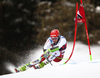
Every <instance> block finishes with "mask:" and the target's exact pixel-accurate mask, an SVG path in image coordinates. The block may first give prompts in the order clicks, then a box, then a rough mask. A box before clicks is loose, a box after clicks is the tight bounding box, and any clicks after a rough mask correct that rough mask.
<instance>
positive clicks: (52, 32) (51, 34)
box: [50, 29, 59, 38]
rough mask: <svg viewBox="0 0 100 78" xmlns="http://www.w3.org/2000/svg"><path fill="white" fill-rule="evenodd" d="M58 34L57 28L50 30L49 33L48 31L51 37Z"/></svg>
mask: <svg viewBox="0 0 100 78" xmlns="http://www.w3.org/2000/svg"><path fill="white" fill-rule="evenodd" d="M58 36H59V30H57V29H54V30H52V31H51V33H50V37H51V38H52V37H58Z"/></svg>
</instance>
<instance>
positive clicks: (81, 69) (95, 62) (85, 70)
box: [0, 42, 100, 78]
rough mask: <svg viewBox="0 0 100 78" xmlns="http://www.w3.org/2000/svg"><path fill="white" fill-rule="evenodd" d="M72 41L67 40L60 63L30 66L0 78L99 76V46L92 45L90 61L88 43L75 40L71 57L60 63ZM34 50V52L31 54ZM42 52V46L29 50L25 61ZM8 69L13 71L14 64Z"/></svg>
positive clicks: (66, 56)
mask: <svg viewBox="0 0 100 78" xmlns="http://www.w3.org/2000/svg"><path fill="white" fill-rule="evenodd" d="M72 47H73V43H72V42H68V44H67V50H66V53H65V56H64V59H63V60H62V61H61V62H60V63H55V62H52V64H53V66H52V65H50V64H48V65H46V66H45V67H44V68H42V69H37V70H35V69H34V68H30V69H28V70H27V71H24V72H19V73H12V74H6V75H1V76H0V78H34V77H36V78H100V46H99V45H98V46H97V45H92V46H91V52H92V61H90V56H89V49H88V45H85V44H82V43H81V42H76V45H75V50H74V53H73V55H72V58H71V59H70V60H69V62H68V63H67V64H65V65H62V64H63V63H64V62H65V61H66V60H65V59H67V58H68V57H69V55H70V54H71V52H72ZM33 51H36V53H35V54H32V52H33ZM41 54H42V46H41V47H39V48H37V49H36V50H31V52H30V56H29V57H30V58H29V57H27V58H28V59H27V61H30V60H35V59H37V58H39V57H40V55H41ZM8 65H9V66H8V69H9V70H11V71H12V72H14V70H13V69H14V68H15V67H14V66H13V65H12V64H8Z"/></svg>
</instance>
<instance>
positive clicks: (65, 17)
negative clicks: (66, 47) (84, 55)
mask: <svg viewBox="0 0 100 78" xmlns="http://www.w3.org/2000/svg"><path fill="white" fill-rule="evenodd" d="M77 2H78V3H80V0H0V75H3V74H8V73H11V72H10V71H8V70H7V69H6V68H5V65H4V64H5V63H6V62H10V63H13V64H14V65H15V66H18V65H19V62H20V61H21V59H22V58H23V57H24V56H25V55H26V54H28V53H29V50H30V49H34V48H36V47H38V46H39V45H44V43H45V41H46V39H47V38H48V37H49V34H50V31H51V30H52V29H54V28H57V29H59V30H60V33H61V34H62V35H63V36H65V37H66V39H67V40H68V41H73V39H74V27H75V26H74V17H75V9H76V6H75V4H76V3H77ZM83 3H84V9H85V14H86V19H87V25H88V32H89V38H90V44H91V45H93V44H95V45H100V10H99V11H98V10H97V9H96V8H97V6H100V0H83ZM77 41H81V42H83V43H85V44H87V39H86V32H85V26H84V24H82V23H81V24H79V25H78V30H77Z"/></svg>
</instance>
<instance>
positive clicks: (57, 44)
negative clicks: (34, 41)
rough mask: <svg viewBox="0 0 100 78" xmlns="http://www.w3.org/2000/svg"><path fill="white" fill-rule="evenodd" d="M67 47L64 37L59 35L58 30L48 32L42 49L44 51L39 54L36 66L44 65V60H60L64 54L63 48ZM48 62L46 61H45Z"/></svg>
mask: <svg viewBox="0 0 100 78" xmlns="http://www.w3.org/2000/svg"><path fill="white" fill-rule="evenodd" d="M66 47H67V41H66V39H65V37H63V36H61V35H60V32H59V30H57V29H54V30H52V31H51V33H50V37H49V38H48V39H47V41H46V42H45V45H44V48H43V51H44V52H45V53H46V55H45V54H43V55H42V56H41V59H40V60H39V63H40V64H39V66H38V68H42V67H44V65H46V63H45V62H43V61H44V60H48V61H49V62H51V61H54V62H60V61H61V60H62V58H63V56H64V53H65V50H66ZM47 63H48V62H47Z"/></svg>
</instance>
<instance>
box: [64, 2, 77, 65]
mask: <svg viewBox="0 0 100 78" xmlns="http://www.w3.org/2000/svg"><path fill="white" fill-rule="evenodd" d="M77 11H78V3H76V19H75V34H74V43H73V49H72V52H71V54H70V56H69V58H68V59H67V61H66V62H65V63H63V64H66V63H67V62H68V61H69V60H70V58H71V57H72V55H73V52H74V48H75V42H76V32H77Z"/></svg>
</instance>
